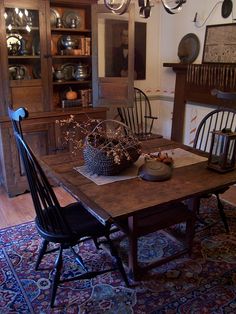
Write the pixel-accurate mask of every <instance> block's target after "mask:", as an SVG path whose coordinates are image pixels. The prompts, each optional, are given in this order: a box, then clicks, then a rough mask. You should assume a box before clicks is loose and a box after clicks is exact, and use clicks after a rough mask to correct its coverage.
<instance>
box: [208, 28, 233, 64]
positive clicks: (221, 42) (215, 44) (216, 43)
mask: <svg viewBox="0 0 236 314" xmlns="http://www.w3.org/2000/svg"><path fill="white" fill-rule="evenodd" d="M202 63H236V24H220V25H208V26H207V27H206V33H205V42H204V49H203V58H202Z"/></svg>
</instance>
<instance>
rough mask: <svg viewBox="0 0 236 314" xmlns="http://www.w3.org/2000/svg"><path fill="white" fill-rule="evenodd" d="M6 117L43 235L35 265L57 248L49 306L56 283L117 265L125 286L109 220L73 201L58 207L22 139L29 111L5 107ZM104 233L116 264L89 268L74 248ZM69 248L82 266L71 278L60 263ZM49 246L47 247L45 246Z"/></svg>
mask: <svg viewBox="0 0 236 314" xmlns="http://www.w3.org/2000/svg"><path fill="white" fill-rule="evenodd" d="M8 113H9V117H10V119H11V121H12V125H13V130H14V136H15V139H16V143H17V147H18V150H19V153H20V156H21V159H22V161H23V164H24V168H25V172H26V176H27V179H28V183H29V188H30V192H31V196H32V199H33V203H34V207H35V212H36V219H35V225H36V228H37V231H38V233H39V235H40V236H41V237H42V238H43V242H42V246H41V249H40V251H39V255H38V258H37V261H36V266H35V269H36V270H37V269H38V267H39V265H40V262H41V260H42V258H43V256H44V255H45V254H48V253H51V252H54V251H56V250H58V251H59V253H58V255H57V257H56V261H55V266H54V276H53V279H52V291H51V301H50V305H51V307H53V306H54V301H55V297H56V292H57V288H58V285H59V284H61V283H63V282H66V281H72V280H76V279H77V280H79V279H90V278H93V277H95V276H97V275H100V274H103V273H106V272H108V271H113V270H115V269H119V271H120V272H121V274H122V277H123V279H124V281H125V283H126V285H127V286H129V282H128V279H127V276H126V273H125V270H124V268H123V265H122V262H121V259H120V257H119V255H118V253H117V250H116V248H115V246H114V245H113V243H112V241H111V239H110V237H109V233H110V223H109V222H108V223H107V224H106V225H103V224H102V223H101V222H100V221H98V220H97V219H96V218H95V217H94V216H93V215H92V214H90V213H89V212H88V211H87V210H86V209H85V208H84V207H83V205H82V204H80V203H79V202H75V203H72V204H69V205H67V206H65V207H61V206H60V204H59V202H58V200H57V197H56V195H55V193H54V191H53V189H52V187H51V185H50V184H49V181H48V179H47V177H46V175H45V173H44V172H43V170H42V168H41V166H40V164H39V163H38V161H37V159H36V157H35V156H34V154H33V152H32V151H31V149H30V147H29V146H28V145H27V143H26V142H25V141H24V138H23V133H22V128H21V121H22V120H23V119H25V118H27V117H28V112H27V110H26V109H24V108H19V109H18V110H16V111H13V110H12V109H8ZM100 237H105V238H106V240H107V242H108V244H109V248H110V252H111V255H112V256H114V257H115V259H116V264H117V267H113V268H109V269H102V270H97V271H92V270H91V271H89V270H88V269H87V267H86V265H85V264H84V262H83V259H82V257H81V256H80V255H79V254H78V253H77V251H76V250H75V249H74V246H76V245H77V244H78V243H79V242H81V241H84V238H87V239H93V241H94V243H95V245H96V247H97V248H99V244H100V243H99V242H98V238H100ZM50 242H52V243H56V244H59V246H58V248H57V249H55V248H54V249H51V250H49V249H48V244H49V243H50ZM68 248H69V249H70V250H71V252H72V254H73V255H74V256H75V259H76V261H77V262H78V264H79V266H80V267H81V268H82V270H83V271H82V273H81V274H80V275H78V276H74V277H71V278H62V276H61V275H62V273H61V272H62V267H63V251H64V249H68ZM47 249H48V250H47Z"/></svg>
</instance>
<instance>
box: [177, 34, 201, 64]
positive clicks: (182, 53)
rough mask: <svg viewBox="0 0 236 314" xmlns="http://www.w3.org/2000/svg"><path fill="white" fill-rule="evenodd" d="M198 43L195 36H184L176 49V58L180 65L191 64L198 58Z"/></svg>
mask: <svg viewBox="0 0 236 314" xmlns="http://www.w3.org/2000/svg"><path fill="white" fill-rule="evenodd" d="M199 50H200V41H199V38H198V37H197V35H195V34H193V33H189V34H187V35H185V36H184V37H183V38H182V39H181V41H180V43H179V47H178V57H179V59H180V62H181V63H192V62H193V61H195V60H196V58H197V57H198V54H199Z"/></svg>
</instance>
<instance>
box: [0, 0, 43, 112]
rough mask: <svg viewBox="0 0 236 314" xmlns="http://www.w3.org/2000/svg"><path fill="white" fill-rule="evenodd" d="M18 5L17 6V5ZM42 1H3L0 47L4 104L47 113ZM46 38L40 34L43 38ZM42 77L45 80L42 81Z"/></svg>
mask: <svg viewBox="0 0 236 314" xmlns="http://www.w3.org/2000/svg"><path fill="white" fill-rule="evenodd" d="M18 5H19V6H18ZM44 5H45V1H40V0H39V1H34V0H32V1H30V2H29V1H20V2H19V1H18V2H17V1H10V0H8V1H4V6H3V8H2V10H1V12H2V15H3V16H1V19H2V22H1V25H3V24H4V25H3V26H4V28H3V30H4V34H3V35H2V36H4V37H5V40H4V41H3V45H2V47H1V55H2V58H1V59H2V60H1V63H2V64H3V63H4V64H5V71H4V72H3V75H4V79H5V83H4V84H5V88H4V89H5V90H4V94H5V95H6V96H5V97H6V101H5V103H6V105H8V106H9V105H12V106H13V108H17V107H20V106H25V107H27V108H28V110H29V111H30V112H40V111H45V110H47V105H46V104H47V101H46V99H47V95H46V93H47V89H45V88H44V87H46V86H47V85H48V84H47V76H46V75H45V70H46V68H47V56H46V54H45V53H46V48H45V44H44V42H45V40H43V38H42V34H44V33H45V20H44V19H45V18H44V16H45V14H44V13H45V9H44ZM45 36H46V35H44V38H45ZM43 75H45V79H43Z"/></svg>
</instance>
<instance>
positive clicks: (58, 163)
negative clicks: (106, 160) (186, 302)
mask: <svg viewBox="0 0 236 314" xmlns="http://www.w3.org/2000/svg"><path fill="white" fill-rule="evenodd" d="M175 148H182V149H184V150H188V151H191V152H194V153H195V154H201V153H200V152H198V151H196V150H194V149H192V148H190V147H187V146H184V145H183V144H180V143H177V142H174V141H171V140H168V139H164V138H160V139H154V140H147V141H143V142H142V151H143V152H145V153H150V152H156V151H162V150H170V149H171V150H173V149H175ZM40 161H41V164H42V166H43V168H44V170H45V171H46V173H47V175H48V176H49V177H50V178H52V179H53V180H54V181H55V182H56V184H58V185H60V186H62V187H63V188H64V189H65V190H67V191H68V192H69V193H70V194H71V195H72V196H74V197H75V199H77V200H79V201H80V202H81V203H82V204H83V205H84V206H85V208H86V209H87V210H88V211H89V212H91V213H92V214H93V215H94V216H95V217H97V219H99V220H100V221H101V222H102V223H104V224H105V223H107V222H111V223H116V222H117V223H118V225H119V222H122V221H126V222H127V224H126V228H127V229H126V230H125V231H126V233H127V235H128V239H129V250H128V252H129V253H128V269H129V274H131V276H132V277H133V278H134V279H137V278H139V275H140V274H141V273H142V269H141V267H140V266H139V263H138V252H137V251H138V250H137V236H136V235H137V228H138V223H139V217H143V215H144V214H145V217H147V216H148V215H149V211H150V212H152V213H153V208H155V207H156V206H162V205H163V206H165V205H171V204H174V203H177V202H180V201H184V200H188V204H189V206H192V208H191V209H192V210H195V208H194V204H195V202H194V200H197V199H198V198H199V197H201V196H203V195H206V194H207V193H212V192H214V191H216V190H218V189H219V188H225V187H228V186H230V185H232V184H234V183H236V170H233V171H230V172H227V173H224V174H222V173H221V174H220V173H217V172H215V171H213V170H210V169H208V168H207V161H206V160H205V161H201V162H198V163H195V164H190V165H187V166H182V167H178V168H174V169H173V173H172V177H171V178H170V179H168V180H166V181H161V182H151V181H145V180H142V179H140V177H139V176H137V177H134V178H132V179H128V180H122V181H116V182H112V183H109V184H104V185H97V184H96V183H94V182H93V181H91V180H90V179H88V178H87V177H85V176H83V175H82V174H80V173H79V172H78V171H76V170H75V169H74V168H75V167H77V166H79V165H82V164H83V159H82V158H81V155H78V156H74V155H73V154H70V153H61V154H54V155H48V156H44V157H41V159H40ZM140 219H141V218H140ZM154 265H157V263H156V264H155V263H154Z"/></svg>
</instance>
